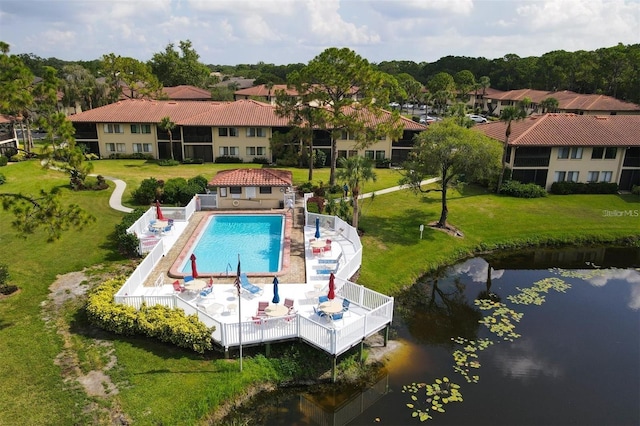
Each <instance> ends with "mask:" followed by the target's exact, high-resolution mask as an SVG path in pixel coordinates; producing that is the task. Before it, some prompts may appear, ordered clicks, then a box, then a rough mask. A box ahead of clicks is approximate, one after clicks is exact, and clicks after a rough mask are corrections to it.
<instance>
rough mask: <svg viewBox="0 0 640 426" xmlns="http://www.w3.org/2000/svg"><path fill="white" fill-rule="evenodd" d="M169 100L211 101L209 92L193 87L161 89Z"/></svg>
mask: <svg viewBox="0 0 640 426" xmlns="http://www.w3.org/2000/svg"><path fill="white" fill-rule="evenodd" d="M162 91H163V92H164V94H165V95H167V97H168V98H169V99H174V100H176V99H184V100H198V99H201V100H211V92H209V91H208V90H205V89H201V88H199V87H195V86H189V85H181V86H175V87H165V88H163V89H162Z"/></svg>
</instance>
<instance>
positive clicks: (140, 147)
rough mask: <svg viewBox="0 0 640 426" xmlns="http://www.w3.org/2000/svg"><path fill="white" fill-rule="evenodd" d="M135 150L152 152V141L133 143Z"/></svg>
mask: <svg viewBox="0 0 640 426" xmlns="http://www.w3.org/2000/svg"><path fill="white" fill-rule="evenodd" d="M133 152H147V153H149V152H151V144H150V143H134V144H133Z"/></svg>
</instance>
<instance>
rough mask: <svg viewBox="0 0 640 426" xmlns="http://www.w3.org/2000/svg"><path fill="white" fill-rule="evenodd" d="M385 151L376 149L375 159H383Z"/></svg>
mask: <svg viewBox="0 0 640 426" xmlns="http://www.w3.org/2000/svg"><path fill="white" fill-rule="evenodd" d="M384 156H385V152H384V151H382V150H378V151H376V160H384Z"/></svg>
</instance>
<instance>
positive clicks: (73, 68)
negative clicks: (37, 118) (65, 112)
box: [62, 65, 98, 112]
mask: <svg viewBox="0 0 640 426" xmlns="http://www.w3.org/2000/svg"><path fill="white" fill-rule="evenodd" d="M62 73H63V76H62V91H63V93H64V96H63V98H62V102H63V104H64V105H65V106H67V107H75V106H76V105H79V106H80V108H81V109H82V110H87V109H92V108H93V105H94V103H95V104H97V102H94V99H93V98H94V96H95V95H96V94H97V93H98V91H97V88H98V84H97V82H96V78H95V77H94V76H93V74H91V73H90V72H89V70H87V69H86V68H83V67H82V66H80V65H65V66H64V67H63V68H62ZM78 112H79V111H78Z"/></svg>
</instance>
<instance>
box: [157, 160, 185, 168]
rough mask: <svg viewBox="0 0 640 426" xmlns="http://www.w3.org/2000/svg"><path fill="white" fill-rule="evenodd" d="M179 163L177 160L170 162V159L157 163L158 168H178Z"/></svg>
mask: <svg viewBox="0 0 640 426" xmlns="http://www.w3.org/2000/svg"><path fill="white" fill-rule="evenodd" d="M179 165H180V162H179V161H178V160H171V159H167V160H160V161H158V166H163V167H165V166H166V167H172V166H179Z"/></svg>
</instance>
